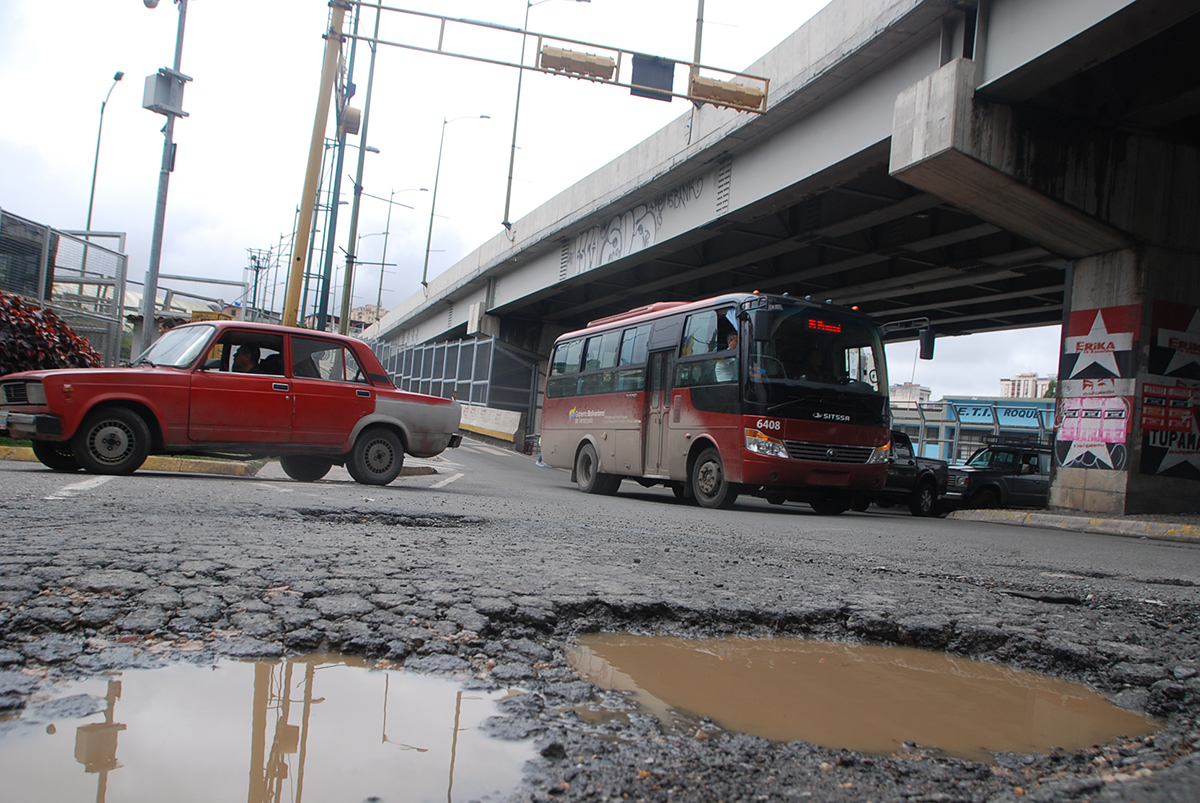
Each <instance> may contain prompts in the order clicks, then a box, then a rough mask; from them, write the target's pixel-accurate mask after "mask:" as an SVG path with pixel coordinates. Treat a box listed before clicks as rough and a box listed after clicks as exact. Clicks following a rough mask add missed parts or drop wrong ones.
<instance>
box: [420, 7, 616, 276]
mask: <svg viewBox="0 0 1200 803" xmlns="http://www.w3.org/2000/svg"><path fill="white" fill-rule="evenodd" d="M548 2H550V0H537V2H534V0H525V24H524V25H522V26H521V64H522V65H523V64H525V40H526V39H527V38H528V37H527V36H526V35H525V31H527V30H528V29H529V9H531V8H533V7H534V6H540V5H541V4H542V3H548ZM575 2H576V3H590V2H592V0H575ZM524 77H525V70H524V69H520V70H517V103H516V105H515V106H514V107H513V135H512V147H511V148H510V149H509V152H508V188H507V189H506V190H505V191H504V220H503V221H502V222H501V224H500V225H501V226H503V227H504V228H505V229H506V230H511V229H512V222H511V221H510V220H509V219H508V211H509V207H510V204H511V202H512V183H513V163H514V162H515V161H516V158H517V117H518V116H519V115H520V114H521V79H522V78H524ZM422 284H424V282H422Z"/></svg>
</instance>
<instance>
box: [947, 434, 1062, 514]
mask: <svg viewBox="0 0 1200 803" xmlns="http://www.w3.org/2000/svg"><path fill="white" fill-rule="evenodd" d="M1050 455H1051V449H1050V447H1049V446H1046V445H1043V444H1040V443H1012V442H997V443H991V444H988V445H987V446H984V447H983V448H982V449H979V450H977V451H976V452H975V453H974V454H973V455H971V457H970V459H968V460H967V462H966V463H964V464H963V465H961V466H951V467H950V477H949V479H948V480H947V482H946V495H945V497H944V499H945V502H946V504H947V505H948V506H949V507H956V508H964V507H983V508H988V507H1046V504H1047V502H1048V500H1049V497H1050Z"/></svg>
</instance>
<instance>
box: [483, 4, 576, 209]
mask: <svg viewBox="0 0 1200 803" xmlns="http://www.w3.org/2000/svg"><path fill="white" fill-rule="evenodd" d="M548 2H550V0H536V2H534V0H525V24H524V25H522V26H521V64H522V69H520V70H517V103H516V105H515V106H514V107H513V135H512V147H511V148H510V149H509V152H508V188H507V189H506V190H505V191H504V220H503V221H502V222H501V224H500V225H502V226H503V227H504V228H505V229H506V230H511V229H512V221H510V220H509V219H508V211H509V207H510V204H511V202H512V183H513V163H514V162H515V161H516V158H517V117H518V116H519V115H520V114H521V79H522V78H524V77H525V70H524V64H525V40H526V39H527V38H528V37H527V36H526V34H525V31H527V30H529V9H531V8H533V7H534V6H540V5H541V4H542V3H548ZM575 2H576V3H590V2H592V0H575Z"/></svg>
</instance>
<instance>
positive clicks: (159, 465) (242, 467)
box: [0, 446, 437, 477]
mask: <svg viewBox="0 0 1200 803" xmlns="http://www.w3.org/2000/svg"><path fill="white" fill-rule="evenodd" d="M0 460H16V461H19V462H24V463H36V462H38V459H37V457H35V456H34V454H33V449H30V448H29V447H28V446H0ZM260 467H261V466H256V465H254V464H253V463H250V462H242V461H239V460H197V459H195V458H190V457H171V456H170V455H152V456H150V457H147V458H146V462H145V463H143V464H142V468H141V470H142V471H178V472H184V473H188V474H219V475H222V476H226V477H253V476H254V475H255V474H257V473H258V470H259V468H260ZM436 473H437V469H435V468H433V467H432V466H404V467H403V468H401V469H400V476H401V477H421V476H425V475H426V474H436Z"/></svg>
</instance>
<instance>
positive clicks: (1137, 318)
mask: <svg viewBox="0 0 1200 803" xmlns="http://www.w3.org/2000/svg"><path fill="white" fill-rule="evenodd" d="M1141 322H1142V314H1141V305H1139V304H1129V305H1126V306H1121V307H1101V308H1098V309H1086V310H1075V311H1074V312H1072V313H1071V315H1070V317H1069V318H1068V319H1067V331H1066V336H1065V337H1064V338H1063V356H1062V369H1061V371H1060V372H1059V375H1060V376H1061V377H1062V378H1063V400H1062V404H1061V405H1060V409H1059V411H1058V421H1057V422H1056V423H1057V427H1056V432H1055V456H1056V457H1057V459H1058V464H1059V465H1060V466H1064V467H1068V468H1098V469H1108V470H1121V469H1124V468H1125V467H1126V462H1127V460H1128V456H1129V445H1128V441H1129V432H1130V425H1131V423H1132V422H1131V418H1132V415H1131V413H1132V410H1133V395H1132V391H1133V387H1134V377H1136V375H1137V354H1138V352H1137V349H1138V330H1139V327H1140V326H1141Z"/></svg>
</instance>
